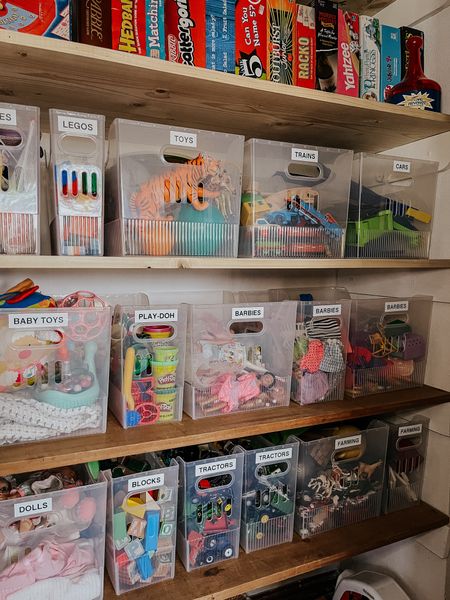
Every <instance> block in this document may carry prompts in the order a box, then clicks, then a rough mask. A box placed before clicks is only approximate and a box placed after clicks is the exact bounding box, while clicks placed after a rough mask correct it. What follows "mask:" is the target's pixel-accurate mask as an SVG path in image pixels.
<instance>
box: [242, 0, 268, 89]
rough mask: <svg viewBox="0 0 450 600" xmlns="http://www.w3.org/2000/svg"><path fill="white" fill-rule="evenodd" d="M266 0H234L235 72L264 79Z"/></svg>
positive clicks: (265, 62)
mask: <svg viewBox="0 0 450 600" xmlns="http://www.w3.org/2000/svg"><path fill="white" fill-rule="evenodd" d="M266 14H267V6H266V0H236V12H235V27H236V30H235V31H236V65H235V66H236V69H235V71H236V74H237V75H243V76H245V77H253V78H255V79H266V64H267V46H266V44H267V17H266Z"/></svg>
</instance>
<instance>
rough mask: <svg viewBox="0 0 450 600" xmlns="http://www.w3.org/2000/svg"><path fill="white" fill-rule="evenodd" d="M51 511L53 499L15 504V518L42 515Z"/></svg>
mask: <svg viewBox="0 0 450 600" xmlns="http://www.w3.org/2000/svg"><path fill="white" fill-rule="evenodd" d="M51 511H52V498H42V499H40V500H30V501H29V502H19V503H17V504H14V516H15V517H16V518H20V517H29V516H31V515H40V514H42V513H48V512H51Z"/></svg>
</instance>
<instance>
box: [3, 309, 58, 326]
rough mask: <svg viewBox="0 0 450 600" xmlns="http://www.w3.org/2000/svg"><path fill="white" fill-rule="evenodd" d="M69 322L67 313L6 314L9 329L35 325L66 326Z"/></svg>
mask: <svg viewBox="0 0 450 600" xmlns="http://www.w3.org/2000/svg"><path fill="white" fill-rule="evenodd" d="M68 324H69V314H68V313H48V312H46V313H45V314H37V315H36V314H33V313H17V314H12V315H8V327H9V329H35V328H36V327H39V328H43V329H50V328H52V327H56V326H58V327H67V326H68Z"/></svg>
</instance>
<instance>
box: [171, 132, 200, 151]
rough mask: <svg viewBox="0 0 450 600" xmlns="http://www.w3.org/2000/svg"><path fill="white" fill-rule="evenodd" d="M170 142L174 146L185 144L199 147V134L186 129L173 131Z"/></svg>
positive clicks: (187, 146) (189, 146)
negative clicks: (188, 131) (187, 131)
mask: <svg viewBox="0 0 450 600" xmlns="http://www.w3.org/2000/svg"><path fill="white" fill-rule="evenodd" d="M170 143H171V144H172V146H185V147H186V148H197V134H196V133H186V132H185V131H171V132H170Z"/></svg>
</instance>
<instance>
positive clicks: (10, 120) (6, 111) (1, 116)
mask: <svg viewBox="0 0 450 600" xmlns="http://www.w3.org/2000/svg"><path fill="white" fill-rule="evenodd" d="M0 123H5V124H6V125H17V112H16V110H15V109H13V108H1V109H0Z"/></svg>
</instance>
